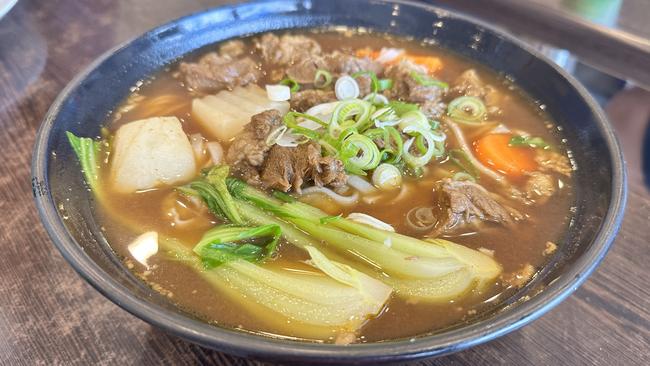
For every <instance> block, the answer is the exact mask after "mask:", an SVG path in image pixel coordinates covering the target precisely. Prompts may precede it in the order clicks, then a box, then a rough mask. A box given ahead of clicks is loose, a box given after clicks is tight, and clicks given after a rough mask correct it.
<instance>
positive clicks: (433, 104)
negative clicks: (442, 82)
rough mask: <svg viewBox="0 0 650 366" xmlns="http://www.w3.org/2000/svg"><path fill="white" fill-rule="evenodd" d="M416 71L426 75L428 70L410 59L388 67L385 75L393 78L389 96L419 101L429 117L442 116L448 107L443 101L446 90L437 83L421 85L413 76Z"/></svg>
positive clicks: (413, 101)
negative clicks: (436, 84)
mask: <svg viewBox="0 0 650 366" xmlns="http://www.w3.org/2000/svg"><path fill="white" fill-rule="evenodd" d="M414 73H418V74H422V75H426V73H427V71H426V69H425V68H423V67H421V66H419V65H415V64H413V63H411V62H409V61H402V62H400V63H399V64H396V65H392V66H390V67H388V68H387V69H386V74H385V76H386V77H388V78H390V79H392V80H393V87H392V88H391V89H390V90H388V92H387V96H388V97H389V98H392V99H400V100H404V101H407V102H411V103H418V104H420V109H421V110H422V112H423V113H424V114H425V115H427V117H430V118H438V117H440V116H441V115H442V114H443V113H444V111H445V108H446V107H445V104H444V103H443V102H442V97H443V95H444V93H445V90H444V89H443V88H441V87H439V86H435V85H432V86H424V85H420V84H419V83H418V82H417V81H416V80H415V79H414V78H413V74H414Z"/></svg>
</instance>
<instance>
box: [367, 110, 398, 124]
mask: <svg viewBox="0 0 650 366" xmlns="http://www.w3.org/2000/svg"><path fill="white" fill-rule="evenodd" d="M370 119H371V120H372V121H374V122H375V126H377V127H379V128H382V127H386V126H395V125H397V124H398V123H400V119H399V117H397V113H395V111H394V110H393V108H391V107H383V108H380V109H378V110H376V111H375V112H374V113H373V114H372V115H371V116H370Z"/></svg>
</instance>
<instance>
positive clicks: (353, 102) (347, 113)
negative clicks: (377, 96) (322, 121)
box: [329, 99, 372, 137]
mask: <svg viewBox="0 0 650 366" xmlns="http://www.w3.org/2000/svg"><path fill="white" fill-rule="evenodd" d="M371 110H372V105H371V104H370V103H368V102H366V101H363V100H359V99H350V100H343V101H341V102H340V103H339V104H338V105H337V106H336V108H334V112H333V113H332V119H331V120H330V123H329V133H330V135H332V137H338V136H339V134H340V133H341V131H343V130H344V129H347V128H356V129H357V130H359V131H363V130H364V129H366V128H367V127H368V125H369V124H370V113H371Z"/></svg>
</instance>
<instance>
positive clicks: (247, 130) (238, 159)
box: [226, 109, 283, 170]
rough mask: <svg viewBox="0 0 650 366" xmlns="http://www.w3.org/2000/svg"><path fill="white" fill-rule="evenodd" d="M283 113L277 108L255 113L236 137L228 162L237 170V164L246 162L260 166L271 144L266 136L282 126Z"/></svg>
mask: <svg viewBox="0 0 650 366" xmlns="http://www.w3.org/2000/svg"><path fill="white" fill-rule="evenodd" d="M282 124H283V123H282V114H280V112H279V111H277V110H275V109H271V110H268V111H264V112H261V113H258V114H256V115H254V116H253V117H252V118H251V121H250V123H248V124H247V125H246V127H244V131H243V132H242V133H241V134H240V135H239V136H237V137H236V138H235V140H234V141H233V142H232V144H231V145H230V147H229V148H228V152H227V153H226V162H227V163H228V164H230V165H231V166H234V167H235V170H237V169H236V168H237V165H238V164H240V163H244V164H245V165H250V166H252V167H259V166H261V165H262V163H263V162H264V159H265V158H266V153H267V152H268V151H269V149H270V146H268V145H267V143H266V138H267V137H268V135H269V133H271V131H273V130H275V129H277V128H278V127H280V126H282Z"/></svg>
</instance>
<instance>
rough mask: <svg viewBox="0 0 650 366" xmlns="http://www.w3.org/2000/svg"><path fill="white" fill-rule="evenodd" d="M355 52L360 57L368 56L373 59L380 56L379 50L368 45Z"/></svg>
mask: <svg viewBox="0 0 650 366" xmlns="http://www.w3.org/2000/svg"><path fill="white" fill-rule="evenodd" d="M355 54H356V56H357V57H359V58H363V57H368V58H371V59H373V60H374V59H376V58H377V57H379V51H375V50H373V49H372V48H368V47H366V48H360V49H358V50H357V52H355Z"/></svg>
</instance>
